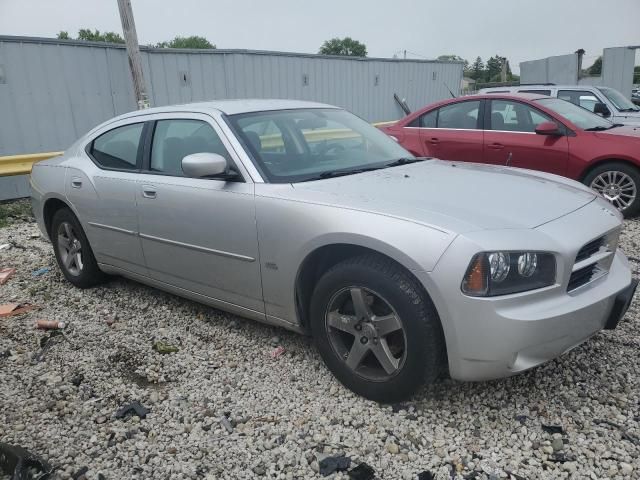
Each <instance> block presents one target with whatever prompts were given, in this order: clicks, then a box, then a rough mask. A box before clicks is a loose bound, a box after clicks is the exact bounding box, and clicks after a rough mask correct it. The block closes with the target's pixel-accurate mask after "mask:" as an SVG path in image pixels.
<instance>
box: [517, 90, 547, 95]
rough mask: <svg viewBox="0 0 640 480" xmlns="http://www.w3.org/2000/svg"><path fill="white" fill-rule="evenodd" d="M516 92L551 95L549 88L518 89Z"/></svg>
mask: <svg viewBox="0 0 640 480" xmlns="http://www.w3.org/2000/svg"><path fill="white" fill-rule="evenodd" d="M518 93H535V94H537V95H546V96H547V97H550V96H551V90H518Z"/></svg>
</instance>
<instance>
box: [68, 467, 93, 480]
mask: <svg viewBox="0 0 640 480" xmlns="http://www.w3.org/2000/svg"><path fill="white" fill-rule="evenodd" d="M88 471H89V467H82V468H81V469H80V470H78V471H77V472H76V473H74V474H73V475H71V478H73V480H79V479H81V478H86V477H85V474H86V473H87V472H88Z"/></svg>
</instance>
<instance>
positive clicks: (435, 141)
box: [428, 137, 440, 145]
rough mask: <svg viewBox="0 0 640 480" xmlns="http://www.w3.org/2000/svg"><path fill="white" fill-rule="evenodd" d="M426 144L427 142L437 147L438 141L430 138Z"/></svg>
mask: <svg viewBox="0 0 640 480" xmlns="http://www.w3.org/2000/svg"><path fill="white" fill-rule="evenodd" d="M428 142H429V143H430V144H431V145H438V143H440V140H438V139H437V138H435V137H433V138H430V139H429V140H428Z"/></svg>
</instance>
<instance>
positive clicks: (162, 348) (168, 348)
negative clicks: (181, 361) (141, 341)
mask: <svg viewBox="0 0 640 480" xmlns="http://www.w3.org/2000/svg"><path fill="white" fill-rule="evenodd" d="M153 349H154V350H155V351H156V352H158V353H160V354H162V355H166V354H168V353H176V352H178V347H176V346H175V345H171V344H169V343H166V342H156V343H154V344H153Z"/></svg>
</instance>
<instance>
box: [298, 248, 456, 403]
mask: <svg viewBox="0 0 640 480" xmlns="http://www.w3.org/2000/svg"><path fill="white" fill-rule="evenodd" d="M354 286H358V287H362V288H363V289H366V290H370V291H372V292H375V293H376V294H379V295H381V296H382V297H384V298H383V299H384V300H385V301H386V302H387V304H388V305H389V306H390V307H392V309H393V310H394V311H395V312H394V313H396V314H397V315H398V316H399V318H400V319H401V324H402V328H403V330H404V341H403V344H404V345H405V347H406V349H403V351H404V354H403V355H404V357H403V361H402V363H401V364H400V366H399V368H398V370H397V372H396V373H394V374H393V376H392V377H391V378H388V379H384V380H382V381H373V380H371V379H367V378H364V377H363V376H361V375H359V374H358V373H356V371H355V370H353V369H351V368H350V367H349V366H347V363H346V355H343V356H340V354H339V353H338V352H337V351H336V349H335V348H334V344H335V343H334V344H332V341H331V340H330V333H329V327H328V326H327V321H326V320H325V318H326V315H327V314H328V311H329V310H328V309H329V307H330V304H332V303H331V302H332V301H333V300H332V299H335V298H336V295H339V292H341V291H344V290H345V289H349V288H350V287H354ZM310 313H311V331H312V334H313V338H314V341H315V343H316V346H317V348H318V350H319V352H320V355H321V356H322V359H323V360H324V362H325V363H326V365H327V367H328V368H329V370H330V371H331V372H332V373H333V374H334V375H335V376H336V378H337V379H338V380H339V381H340V382H341V383H342V384H344V385H345V386H346V387H347V388H349V389H350V390H352V391H353V392H355V393H357V394H358V395H361V396H363V397H365V398H368V399H370V400H375V401H378V402H384V403H391V402H398V401H401V400H405V399H407V398H408V397H410V396H411V395H412V394H414V393H415V392H416V391H417V390H418V389H419V388H420V387H421V386H423V385H424V384H426V383H431V382H433V381H434V380H435V379H436V378H437V377H438V375H439V374H440V372H441V370H442V367H443V366H444V363H445V344H444V336H443V333H442V328H441V325H440V320H439V318H438V314H437V312H436V309H435V307H434V305H433V302H432V301H431V299H430V298H429V297H428V295H427V294H426V293H425V292H424V290H423V289H422V288H421V286H420V285H419V283H418V282H417V280H416V279H415V278H413V277H412V276H411V275H410V274H409V273H408V272H406V271H405V270H404V269H403V268H402V267H401V266H399V265H398V264H396V263H395V262H393V261H392V260H390V259H388V258H386V257H383V256H381V255H376V254H366V255H362V256H358V257H353V258H349V259H346V260H344V261H342V262H340V263H338V264H337V265H335V266H334V267H332V268H331V269H329V270H328V271H327V272H326V273H325V274H324V275H323V276H322V277H321V278H320V280H319V282H318V283H317V285H316V288H315V290H314V293H313V298H312V300H311V312H310ZM354 316H355V315H354ZM361 328H362V327H361ZM353 342H354V343H355V342H357V338H356V339H355V340H354V341H353ZM352 345H353V344H352ZM351 348H353V347H351ZM367 355H368V354H367Z"/></svg>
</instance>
